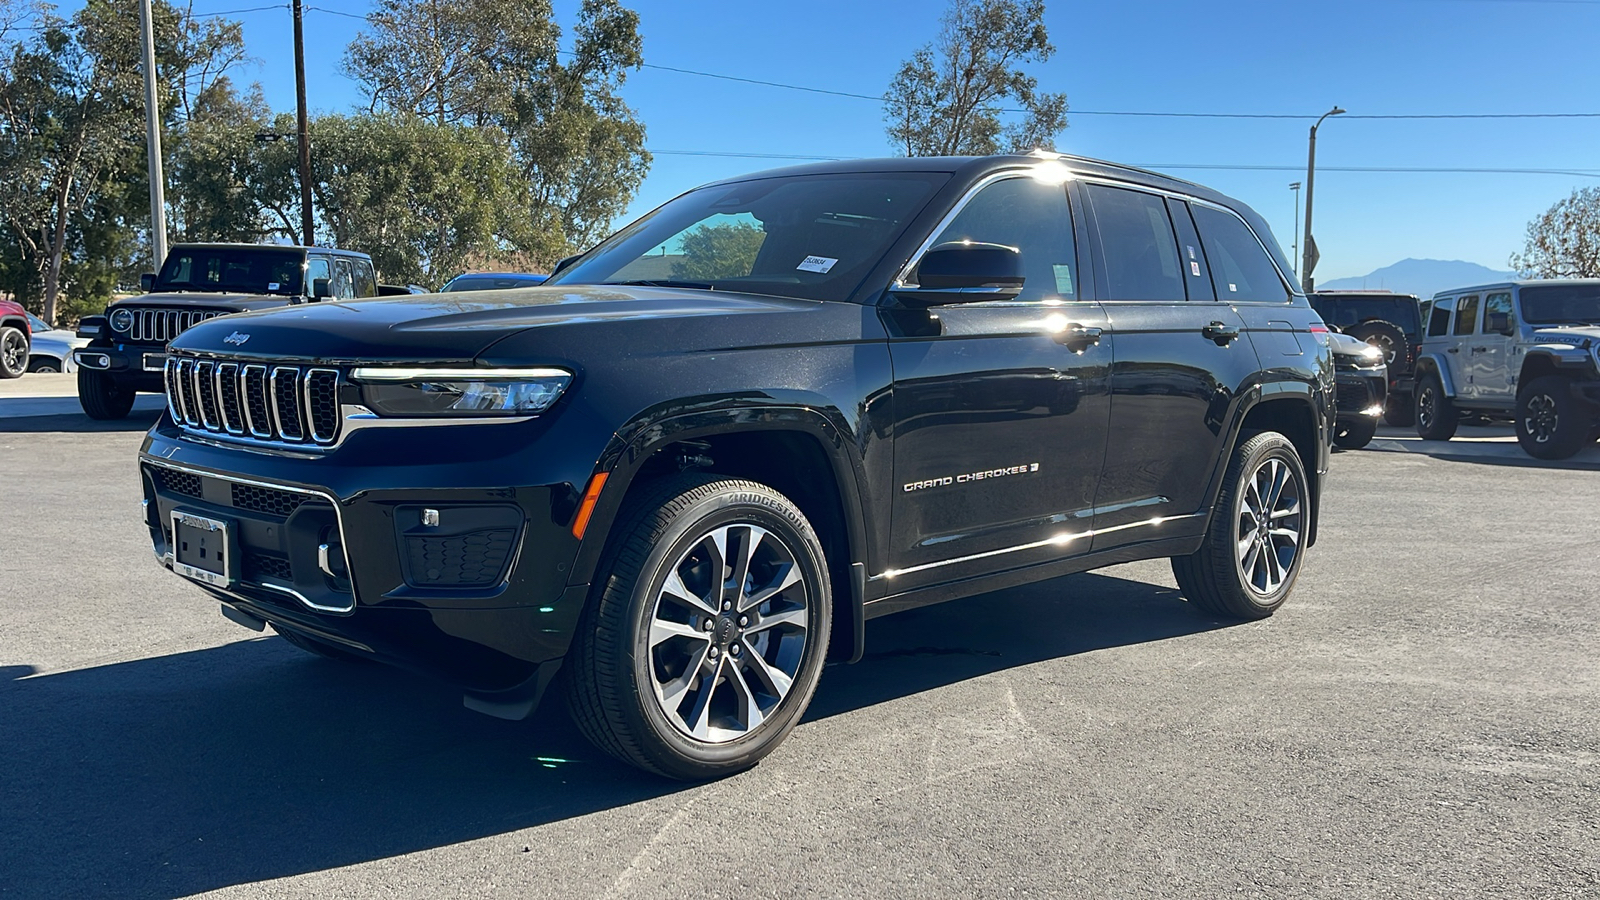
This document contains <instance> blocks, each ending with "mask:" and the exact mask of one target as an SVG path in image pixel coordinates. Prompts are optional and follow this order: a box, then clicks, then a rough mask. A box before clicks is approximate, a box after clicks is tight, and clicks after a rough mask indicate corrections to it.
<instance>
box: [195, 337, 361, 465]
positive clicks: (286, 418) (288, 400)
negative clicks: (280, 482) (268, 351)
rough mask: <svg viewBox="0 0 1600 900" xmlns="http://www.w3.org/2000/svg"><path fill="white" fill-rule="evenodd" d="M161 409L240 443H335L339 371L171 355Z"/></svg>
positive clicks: (196, 426)
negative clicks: (164, 403) (243, 440)
mask: <svg viewBox="0 0 1600 900" xmlns="http://www.w3.org/2000/svg"><path fill="white" fill-rule="evenodd" d="M165 377H166V384H167V408H168V409H169V410H170V411H171V412H172V418H173V419H174V420H175V421H177V422H180V423H182V424H184V425H186V426H188V427H189V428H191V429H195V430H201V431H208V432H212V433H214V434H222V435H229V436H232V437H235V438H243V439H246V440H257V441H271V442H274V443H280V442H281V443H290V444H311V445H322V446H327V445H330V444H333V443H334V442H336V441H337V440H338V439H339V422H340V418H339V398H338V394H339V371H338V370H337V369H325V368H319V367H313V366H297V365H280V364H276V363H255V362H240V361H233V360H212V359H194V358H192V357H187V356H174V357H171V358H169V359H168V360H167V367H166V372H165Z"/></svg>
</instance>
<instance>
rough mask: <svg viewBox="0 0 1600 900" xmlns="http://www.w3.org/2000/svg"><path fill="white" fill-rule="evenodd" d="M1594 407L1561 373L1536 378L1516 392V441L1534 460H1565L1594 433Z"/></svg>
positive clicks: (1581, 447)
mask: <svg viewBox="0 0 1600 900" xmlns="http://www.w3.org/2000/svg"><path fill="white" fill-rule="evenodd" d="M1594 422H1595V411H1594V407H1593V406H1591V405H1589V404H1588V403H1585V402H1584V401H1583V400H1582V399H1580V398H1579V397H1577V396H1576V395H1575V394H1574V393H1573V391H1572V381H1571V380H1569V379H1567V378H1563V377H1561V376H1560V375H1546V376H1544V377H1543V378H1535V379H1534V380H1533V381H1532V382H1531V383H1530V384H1528V385H1527V386H1526V387H1524V388H1523V389H1522V390H1521V391H1519V392H1518V393H1517V443H1519V444H1521V445H1522V449H1523V450H1524V451H1526V452H1527V454H1528V455H1529V456H1531V457H1533V458H1535V459H1567V458H1569V457H1571V456H1572V455H1573V454H1574V453H1577V452H1578V451H1579V450H1582V449H1583V445H1584V444H1586V443H1588V438H1589V435H1590V434H1591V433H1593V429H1594Z"/></svg>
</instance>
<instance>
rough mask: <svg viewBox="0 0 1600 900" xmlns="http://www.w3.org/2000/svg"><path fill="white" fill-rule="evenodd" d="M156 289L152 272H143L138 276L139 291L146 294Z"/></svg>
mask: <svg viewBox="0 0 1600 900" xmlns="http://www.w3.org/2000/svg"><path fill="white" fill-rule="evenodd" d="M155 289H156V276H155V273H154V272H145V273H144V274H142V275H140V276H139V290H141V291H144V292H145V293H146V294H148V293H150V292H151V291H153V290H155Z"/></svg>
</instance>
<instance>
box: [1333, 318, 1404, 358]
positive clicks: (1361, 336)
mask: <svg viewBox="0 0 1600 900" xmlns="http://www.w3.org/2000/svg"><path fill="white" fill-rule="evenodd" d="M1345 334H1348V335H1350V336H1351V337H1353V338H1355V339H1356V340H1358V341H1365V342H1367V343H1369V344H1371V345H1372V346H1374V347H1377V348H1378V349H1379V350H1382V351H1383V364H1384V365H1386V366H1388V367H1390V368H1394V363H1395V360H1396V359H1399V358H1400V357H1401V356H1402V355H1403V356H1407V357H1409V356H1410V355H1411V342H1410V341H1407V340H1406V333H1405V331H1404V330H1402V329H1401V328H1400V326H1399V325H1396V324H1394V323H1393V322H1385V321H1383V320H1382V319H1372V320H1369V321H1366V322H1362V323H1361V324H1360V325H1356V326H1353V327H1351V328H1347V329H1345Z"/></svg>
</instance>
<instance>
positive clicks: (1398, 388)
mask: <svg viewBox="0 0 1600 900" xmlns="http://www.w3.org/2000/svg"><path fill="white" fill-rule="evenodd" d="M1310 300H1311V307H1312V308H1313V309H1315V310H1316V311H1317V314H1318V315H1320V316H1322V320H1323V321H1324V322H1327V323H1328V324H1329V325H1331V326H1333V327H1334V328H1336V329H1338V330H1339V331H1342V332H1344V333H1345V334H1348V335H1350V336H1351V337H1353V338H1355V339H1356V340H1358V341H1366V342H1367V343H1369V344H1371V345H1372V346H1374V347H1377V348H1378V349H1379V350H1381V351H1383V364H1384V365H1385V366H1386V367H1387V368H1388V371H1389V385H1388V390H1387V391H1386V392H1385V395H1386V397H1385V399H1384V400H1383V421H1384V422H1386V423H1388V424H1390V425H1394V426H1398V427H1402V428H1403V427H1407V426H1409V425H1411V424H1412V422H1414V421H1415V412H1414V411H1413V409H1412V406H1413V404H1412V399H1411V390H1412V382H1413V380H1414V377H1413V376H1414V373H1415V371H1416V365H1417V352H1418V349H1419V348H1420V347H1421V346H1422V311H1421V310H1422V301H1420V300H1418V299H1417V296H1416V295H1415V294H1392V293H1389V292H1388V291H1318V292H1316V293H1314V294H1312V295H1311V296H1310Z"/></svg>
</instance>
